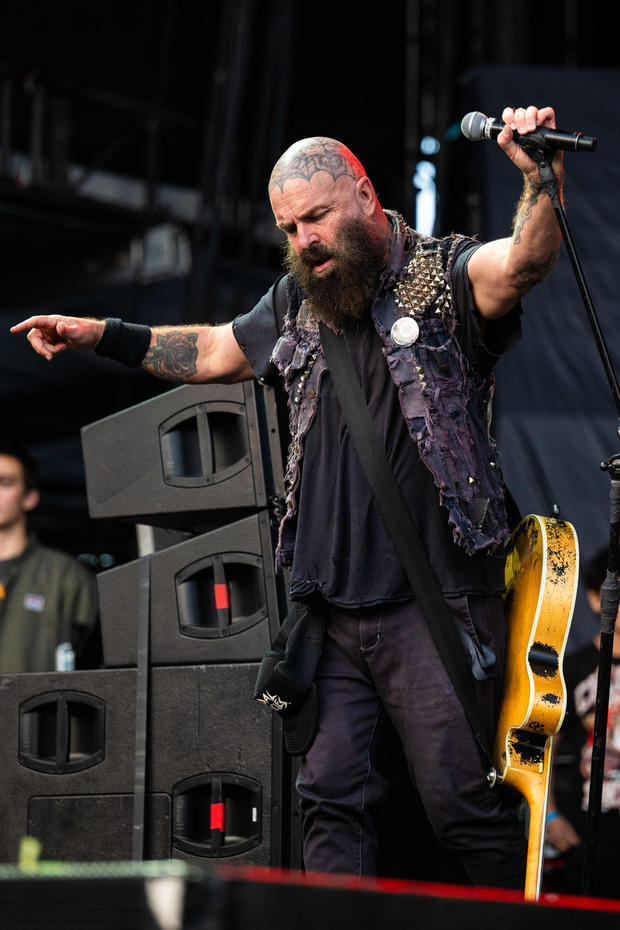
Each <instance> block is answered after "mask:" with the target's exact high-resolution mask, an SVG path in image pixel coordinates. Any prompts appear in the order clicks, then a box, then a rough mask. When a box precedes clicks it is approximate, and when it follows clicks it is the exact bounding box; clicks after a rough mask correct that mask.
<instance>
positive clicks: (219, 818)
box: [210, 804, 226, 833]
mask: <svg viewBox="0 0 620 930" xmlns="http://www.w3.org/2000/svg"><path fill="white" fill-rule="evenodd" d="M225 821H226V816H225V813H224V805H223V804H212V805H211V821H210V827H211V829H212V830H219V831H220V833H223V832H224V829H225V827H226V823H225Z"/></svg>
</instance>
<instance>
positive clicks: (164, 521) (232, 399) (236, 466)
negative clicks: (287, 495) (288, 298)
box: [81, 382, 282, 532]
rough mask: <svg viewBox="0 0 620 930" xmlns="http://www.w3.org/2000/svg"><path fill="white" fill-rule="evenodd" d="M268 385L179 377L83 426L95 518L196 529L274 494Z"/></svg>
mask: <svg viewBox="0 0 620 930" xmlns="http://www.w3.org/2000/svg"><path fill="white" fill-rule="evenodd" d="M277 423H278V421H277V411H276V406H275V397H274V392H273V391H272V389H271V388H263V387H261V386H260V385H257V384H254V383H252V382H246V383H243V384H229V385H226V384H210V385H184V386H182V387H178V388H175V389H173V390H171V391H168V392H166V393H164V394H161V395H159V396H157V397H154V398H151V399H150V400H147V401H144V402H143V403H141V404H137V405H136V406H134V407H130V408H128V409H127V410H122V411H120V412H119V413H116V414H113V415H112V416H109V417H106V418H104V419H103V420H99V421H97V422H96V423H92V424H90V425H88V426H85V427H83V429H82V432H81V437H82V451H83V456H84V467H85V474H86V492H87V500H88V509H89V513H90V516H91V517H93V518H113V519H117V518H118V519H130V520H131V521H133V522H136V523H144V524H147V525H152V526H162V527H167V528H171V529H181V530H189V531H191V532H200V531H202V530H204V529H211V528H213V527H214V526H219V525H221V524H222V523H229V522H231V521H233V520H236V519H239V518H240V517H243V516H245V515H247V514H249V513H252V512H254V511H256V510H259V509H263V508H265V507H267V505H268V503H269V500H270V498H271V497H273V496H276V495H280V494H281V493H282V491H281V486H282V485H281V471H282V451H281V447H280V441H279V433H278V425H277Z"/></svg>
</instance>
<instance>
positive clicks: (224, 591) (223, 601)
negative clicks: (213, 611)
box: [213, 584, 230, 610]
mask: <svg viewBox="0 0 620 930" xmlns="http://www.w3.org/2000/svg"><path fill="white" fill-rule="evenodd" d="M213 591H214V593H215V606H216V608H217V609H218V610H226V609H227V608H228V607H230V594H229V592H228V585H227V584H214V585H213Z"/></svg>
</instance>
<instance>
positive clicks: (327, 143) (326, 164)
mask: <svg viewBox="0 0 620 930" xmlns="http://www.w3.org/2000/svg"><path fill="white" fill-rule="evenodd" d="M317 171H326V172H327V173H328V174H329V175H331V178H332V180H333V181H336V180H337V179H338V178H339V177H342V175H345V176H348V177H350V178H353V180H354V181H356V180H357V179H358V178H359V177H361V176H362V174H363V172H361V171H358V170H356V166H355V164H354V163H352V161H351V159H350V158H348V157H347V155H346V154H345V153H344V152H343V146H342V145H340V143H338V142H335V141H333V140H331V139H322V138H317V139H312V140H310V141H309V142H308V144H307V145H305V146H300V147H293V149H291V150H289V152H285V154H284V155H283V156H282V158H281V159H280V160H279V161H278V163H277V164H276V166H275V168H274V169H273V171H272V173H271V178H270V179H269V190H272V189H273V188H274V187H278V188H279V189H280V191H281V192H283V191H284V185H285V183H286V181H292V180H295V179H297V178H301V179H302V180H304V181H310V180H311V179H312V176H313V175H314V174H316V172H317Z"/></svg>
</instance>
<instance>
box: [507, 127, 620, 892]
mask: <svg viewBox="0 0 620 930" xmlns="http://www.w3.org/2000/svg"><path fill="white" fill-rule="evenodd" d="M519 145H521V147H522V148H523V149H525V151H526V152H527V154H528V155H529V156H530V158H532V159H533V160H534V161H535V162H536V163H537V165H538V168H539V171H540V179H541V182H542V185H543V187H544V189H545V191H546V192H547V194H548V195H549V198H550V199H551V203H552V204H553V208H554V211H555V215H556V217H557V220H558V223H559V225H560V230H561V232H562V236H563V239H564V242H565V244H566V248H567V251H568V256H569V258H570V261H571V264H572V267H573V271H574V273H575V277H576V280H577V284H578V286H579V290H580V292H581V296H582V299H583V302H584V305H585V308H586V312H587V314H588V318H589V320H590V325H591V327H592V331H593V333H594V338H595V341H596V344H597V347H598V350H599V354H600V356H601V361H602V363H603V367H604V369H605V374H606V375H607V380H608V381H609V385H610V388H611V392H612V395H613V398H614V402H615V404H616V409H617V411H618V413H619V415H620V388H619V387H618V381H617V378H616V375H615V372H614V369H613V366H612V364H611V360H610V357H609V352H608V351H607V346H606V345H605V339H604V337H603V333H602V331H601V328H600V326H599V322H598V319H597V316H596V312H595V310H594V306H593V304H592V300H591V298H590V294H589V292H588V287H587V284H586V281H585V278H584V275H583V272H582V269H581V266H580V263H579V259H578V256H577V251H576V249H575V246H574V243H573V240H572V237H571V234H570V230H569V228H568V222H567V219H566V214H565V212H564V209H563V207H562V203H561V200H560V196H559V192H558V181H557V178H556V176H555V174H554V172H553V168H552V167H551V161H552V158H553V151H552V150H551V149H550V148H549V147H548V146H545V145H544V144H541V143H540V142H539V141H534V140H530V139H528V137H527V136H522V137H521V139H520V140H519ZM617 433H618V435H620V429H618V430H617ZM601 469H603V470H604V471H607V472H608V474H609V477H610V479H611V489H610V523H609V549H608V560H607V576H606V579H605V582H604V583H603V587H602V589H601V616H600V656H599V664H598V678H597V690H596V709H595V715H594V734H593V745H592V761H591V770H590V791H589V797H588V814H587V821H586V836H585V840H584V860H583V872H582V884H581V893H582V895H590V894H593V893H594V892H593V887H594V875H595V869H596V859H597V855H598V831H599V821H600V813H601V801H602V793H603V774H604V768H605V748H606V743H607V717H608V709H609V691H610V682H611V669H612V659H613V639H614V627H615V622H616V615H617V612H618V603H619V584H618V534H619V528H620V454H616V455H613V456H612V457H611V458H610V459H609V460H608V461H607V462H603V463H602V465H601Z"/></svg>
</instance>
